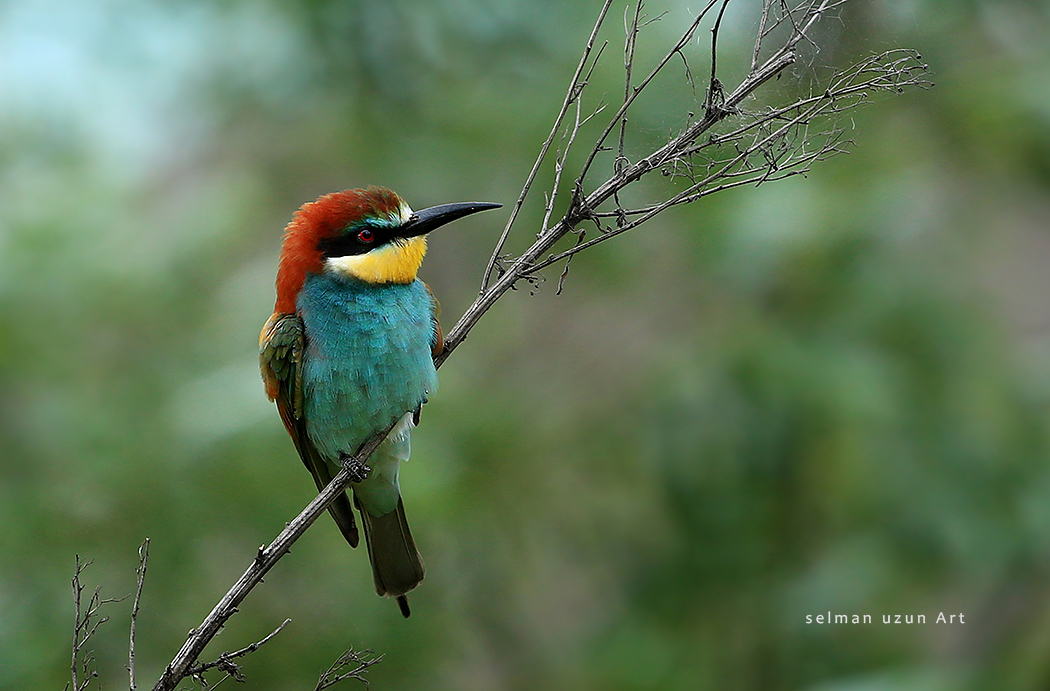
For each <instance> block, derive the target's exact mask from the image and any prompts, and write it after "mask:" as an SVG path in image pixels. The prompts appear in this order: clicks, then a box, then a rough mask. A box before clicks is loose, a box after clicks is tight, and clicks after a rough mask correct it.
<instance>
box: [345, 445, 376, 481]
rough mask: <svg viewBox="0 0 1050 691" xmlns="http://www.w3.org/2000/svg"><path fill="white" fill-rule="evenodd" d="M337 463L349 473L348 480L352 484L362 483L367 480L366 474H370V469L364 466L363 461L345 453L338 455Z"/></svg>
mask: <svg viewBox="0 0 1050 691" xmlns="http://www.w3.org/2000/svg"><path fill="white" fill-rule="evenodd" d="M339 462H340V463H341V464H342V465H343V467H344V468H346V469H347V470H348V471H350V479H351V480H352V481H353V482H364V481H365V480H367V479H368V474H369V473H370V472H372V469H371V468H369V467H368V466H367V465H365V462H364V461H362V460H360V459H359V458H357V457H356V456H352V455H350V454H348V453H346V452H345V451H344V452H343V453H341V454H339Z"/></svg>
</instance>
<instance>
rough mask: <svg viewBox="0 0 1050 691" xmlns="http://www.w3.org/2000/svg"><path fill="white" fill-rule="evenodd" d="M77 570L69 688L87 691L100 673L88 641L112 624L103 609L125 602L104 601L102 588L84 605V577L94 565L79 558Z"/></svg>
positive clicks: (115, 600)
mask: <svg viewBox="0 0 1050 691" xmlns="http://www.w3.org/2000/svg"><path fill="white" fill-rule="evenodd" d="M75 562H76V566H75V568H74V571H73V582H72V585H73V607H74V611H75V619H74V622H73V655H72V661H71V663H70V666H69V671H70V676H71V681H72V686H70V685H68V684H67V685H66V688H67V689H72V691H84V689H87V688H88V686H89V685H90V684H91V682H92V681H95V682H96V683H97V681H98V672H96V671H95V656H94V655H93V654H92V653H91V651H89V650H86V649H85V648H86V646H87V644H88V641H90V639H91V637H92V636H94V635H95V632H96V631H98V627H100V626H102V625H103V624H105V623H106V622H107V621H109V617H103V616H99V610H100V609H101V608H102V606H103V605H108V604H111V603H114V602H120V601H121V600H123V599H124V598H104V597H102V586H97V587H96V588H95V590H94V592H92V593H91V597H90V598H88V601H87V602H86V603H85V602H84V585H83V583H82V582H81V576H83V575H84V571H85V570H86V569H87V567H89V566H91V562H90V561H86V562H85V561H80V555H75Z"/></svg>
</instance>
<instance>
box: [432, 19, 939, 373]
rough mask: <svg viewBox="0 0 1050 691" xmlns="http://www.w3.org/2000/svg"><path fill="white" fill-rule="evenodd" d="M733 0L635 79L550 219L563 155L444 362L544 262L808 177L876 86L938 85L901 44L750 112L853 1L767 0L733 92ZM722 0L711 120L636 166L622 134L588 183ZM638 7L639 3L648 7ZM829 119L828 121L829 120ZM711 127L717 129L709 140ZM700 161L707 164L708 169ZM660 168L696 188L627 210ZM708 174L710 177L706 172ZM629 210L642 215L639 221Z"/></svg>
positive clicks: (448, 340) (452, 334)
mask: <svg viewBox="0 0 1050 691" xmlns="http://www.w3.org/2000/svg"><path fill="white" fill-rule="evenodd" d="M731 1H732V0H708V2H706V3H705V4H704V6H703V7H702V8H701V9H700V11H699V12H698V13H697V14H696V15H695V17H694V18H693V20H692V22H691V23H690V24H689V26H688V27H687V28H686V30H685V31H684V32H683V33H682V34H681V37H680V38H679V40H678V41H677V42H676V43H675V44H674V45H672V46H671V47H670V48H669V49H668V50H667V52H666V53H664V57H663V58H662V59H661V60H659V61H658V62H657V64H656V66H655V67H654V68H653V69H652V70H651V71H650V72H649V74H648V76H647V77H646V78H645V79H643V80H642V81H640V82H639V83H638V84H637V85H634V86H629V88H627V89H626V90H625V98H624V102H623V104H622V105H621V106H620V108H619V109H618V110H617V111H616V112H615V113H613V114H612V115H611V116H610V117H609V118H608V120H607V122H606V125H605V127H604V128H603V129H602V131H601V132H600V133H599V134H598V136H597V137H596V139H595V143H594V145H593V147H592V150H591V153H590V154H589V156H588V157H587V159H586V162H585V163H584V164H583V166H582V169H581V172H580V173H579V174H578V175H577V176H576V179H575V180H574V181H573V183H572V196H571V201H570V202H569V205H568V208H567V209H566V210H565V212H564V214H563V215H562V217H561V219H559V220H558V221H556V222H553V223H551V222H550V209H551V208H552V206H553V203H552V201H551V200H553V199H554V198H555V197H556V196H557V194H558V186H559V185H561V184H562V170H563V167H564V164H563V162H564V154H563V155H562V156H560V157H559V160H558V161H556V163H555V187H554V188H553V189H551V190H549V191H548V192H546V195H545V196H546V199H547V202H546V204H545V212H546V213H545V215H544V222H543V224H542V226H541V229H540V231H539V233H538V234H537V235H536V239H535V241H534V242H533V243H532V244H531V246H529V248H528V249H526V250H525V251H524V252H522V253H521V254H520V255H519V256H517V257H515V258H509V259H506V260H505V261H504V264H503V266H502V269H501V271H500V274H499V276H498V277H497V278H496V279H495V280H494V281H491V282H490V281H489V280H488V277H489V274H490V271H489V270H488V269H486V280H485V281H484V282H483V286H484V287H483V290H482V292H481V294H480V295H478V297H477V299H476V300H475V301H474V303H473V304H472V305H471V306H470V307H468V308H467V310H466V312H464V314H463V316H462V317H461V318H460V320H459V321H458V322H457V323H456V325H455V326H453V327H452V329H450V330H449V332H448V333H447V334H446V336H445V351H444V352H443V353H442V354H441V355H440V356H439V357H438V359H437V360H438V362H439V363H440V362H442V361H444V360H445V359H446V358H447V357H448V356H449V354H450V353H451V352H452V351H453V350H454V349H455V348H456V347H457V346H458V345H459V344H460V343H461V342H462V341H463V339H464V338H465V337H466V335H467V333H468V332H469V331H470V329H471V328H473V326H474V324H476V323H477V321H478V320H479V319H480V318H481V316H482V315H483V314H485V312H486V311H488V309H489V308H490V307H491V306H492V305H493V304H494V303H495V302H496V300H498V299H499V298H500V297H501V296H502V295H503V294H504V293H505V292H506V291H507V290H509V289H511V288H512V287H514V285H515V284H516V283H517V282H518V281H520V280H522V279H527V280H534V279H536V278H537V277H538V273H537V272H538V271H540V270H541V269H542V268H544V267H546V266H549V265H550V264H552V263H555V262H558V261H562V260H568V259H569V258H570V257H572V256H573V255H575V254H577V253H579V252H582V251H583V250H586V249H588V248H590V247H593V246H595V245H597V244H599V243H601V242H605V241H607V240H608V239H610V238H612V237H614V236H616V235H619V234H621V233H623V232H626V231H628V230H632V229H634V228H637V227H638V226H639V225H641V224H643V223H645V222H647V221H649V220H651V219H652V218H653V217H654V216H656V215H657V214H659V213H661V212H662V211H664V210H666V209H668V208H670V207H671V206H675V205H678V204H685V203H690V202H694V201H697V200H698V199H701V198H703V197H705V196H708V195H710V194H714V193H716V192H720V191H723V190H727V189H732V188H735V187H740V186H742V185H747V184H760V183H764V182H770V181H774V180H780V179H783V178H785V177H790V176H792V175H800V174H804V173H806V172H808V171H809V170H810V166H811V165H812V164H813V163H814V162H815V161H819V160H823V159H825V158H827V157H829V156H832V155H834V154H837V153H841V152H843V151H845V150H846V149H847V145H848V142H846V141H844V140H843V138H842V135H843V133H844V131H845V130H844V128H843V127H841V126H840V125H838V124H837V123H836V121H835V118H834V117H832V116H837V115H843V114H845V113H846V112H848V111H850V110H852V109H854V108H856V107H858V106H860V105H861V104H862V103H864V102H866V101H867V100H868V99H869V98H870V97H871V96H872V95H874V94H875V93H877V92H894V93H895V92H899V91H902V90H904V89H905V88H911V87H924V86H928V82H927V81H926V80H925V72H926V66H925V65H923V64H922V63H921V62H920V57H919V55H918V54H917V53H915V52H914V51H906V50H893V51H887V52H885V53H882V54H880V55H876V56H872V57H871V58H867V59H866V60H863V61H861V62H860V63H858V64H857V65H854V66H853V67H851V68H850V69H847V70H845V71H843V72H839V73H837V74H835V75H834V76H832V78H831V79H829V80H828V84H827V86H826V88H825V89H824V90H822V91H821V92H820V93H817V94H814V95H813V96H810V97H808V98H801V99H797V100H794V101H792V102H790V103H787V104H783V105H780V106H773V107H770V108H767V109H766V110H764V111H760V112H758V113H749V112H747V111H745V110H744V108H743V104H744V102H745V100H747V99H748V98H749V97H750V96H751V95H752V94H753V93H754V92H755V91H756V90H757V89H759V88H760V87H761V86H762V85H764V84H766V83H767V82H769V81H770V80H771V79H773V78H774V77H777V76H778V75H780V74H782V73H783V72H784V70H785V69H786V68H788V67H789V66H791V65H793V64H794V63H795V62H796V60H797V59H798V52H797V48H798V45H799V43H800V42H803V41H805V42H807V43H812V40H811V38H810V37H809V35H808V34H809V32H810V30H811V29H812V27H813V26H814V24H815V23H816V22H817V21H818V20H820V19H821V17H823V16H825V15H826V14H827V13H828V12H829V11H831V10H833V9H835V8H838V7H840V6H842V5H843V4H845V2H847V1H848V0H800V1H799V2H797V3H789V2H787V0H764V1H763V3H762V6H761V13H760V16H759V17H758V33H757V36H756V38H755V44H754V49H753V51H752V55H751V69H750V71H749V72H748V74H747V75H746V76H745V77H744V78H743V79H742V80H741V81H740V83H739V84H737V86H736V88H734V89H733V90H732V91H728V92H727V90H726V88H725V87H724V86H723V85H722V83H721V81H720V80H719V78H718V76H717V74H716V72H715V61H716V55H717V39H718V28H719V27H720V25H721V20H722V17H723V15H724V13H725V11H726V8H727V7H728V5H729V3H730V2H731ZM719 2H721V7H719V10H718V12H717V13H716V18H715V20H714V27H713V29H712V39H711V51H712V59H711V62H712V64H711V79H710V84H709V86H708V91H707V95H706V96H705V102H704V106H705V108H704V114H703V117H701V118H699V119H697V120H696V121H693V122H689V123H688V124H687V125H686V127H685V128H684V129H683V130H682V131H681V132H680V133H679V134H677V135H675V136H673V137H671V138H670V139H669V140H668V141H667V143H666V144H664V145H663V146H661V147H659V148H657V149H656V150H654V151H652V152H651V153H649V154H648V155H647V156H642V157H640V158H639V159H638V160H637V161H635V162H634V163H629V162H628V161H627V160H626V156H625V154H624V150H623V148H622V147H623V146H624V145H623V144H622V143H621V142H622V140H623V139H624V138H625V137H626V135H625V134H622V136H621V138H620V139H621V141H618V142H617V146H616V156H615V158H614V160H613V165H612V170H611V176H610V177H609V178H608V179H606V180H605V181H604V182H603V183H601V184H599V185H597V186H594V185H588V183H587V175H588V172H589V171H590V170H591V168H592V166H593V165H594V163H595V161H596V160H597V158H598V156H599V154H600V153H602V152H603V151H607V150H608V147H607V146H606V145H605V141H606V139H607V138H608V137H609V135H610V134H611V133H612V132H613V131H614V130H615V129H617V128H619V129H620V132H621V133H625V132H627V130H626V129H625V128H624V127H623V121H624V119H625V118H626V116H627V113H628V111H629V110H630V108H631V107H632V106H633V105H634V104H635V103H636V102H637V101H638V99H639V98H640V97H641V95H642V93H643V91H644V90H645V87H646V86H648V85H649V84H650V83H651V82H652V80H653V79H654V78H655V77H656V75H657V74H658V73H660V72H661V70H663V69H664V68H665V67H666V65H667V63H668V62H669V61H670V60H671V59H672V58H673V57H674V56H675V55H677V54H682V51H683V50H684V49H685V48H686V46H687V45H688V44H689V43H690V42H691V41H692V39H693V38H694V36H695V34H696V31H697V30H698V28H699V27H700V25H701V22H702V21H703V20H704V18H705V17H706V16H707V15H708V13H709V12H710V11H711V10H712V8H713V7H714V6H715V5H717V4H719ZM607 10H608V4H606V6H604V7H603V12H602V17H604V13H605V12H606V11H607ZM635 11H636V12H637V11H638V8H637V6H636V10H635ZM636 24H637V22H635V21H631V22H628V23H626V31H627V32H628V38H627V43H626V44H625V45H626V47H625V65H624V67H625V74H626V80H627V83H628V84H630V75H631V74H632V73H633V71H634V65H633V62H634V54H635V51H634V41H635V39H636V36H637V34H636V32H637V26H636ZM779 27H783V28H784V33H785V34H786V35H785V36H784V37H783V38H782V40H780V41H779V42H778V43H777V44H776V45H775V46H774V47H773V49H772V50H771V51H769V53H768V55H769V57H767V58H766V59H765V60H764V61H763V60H762V55H763V54H764V53H765V52H766V48H767V46H766V45H765V44H766V43H768V42H769V40H770V37H771V36H772V33H773V31H774V30H776V29H778V28H779ZM598 28H600V23H599V24H598V25H596V27H595V32H592V35H591V43H593V41H594V40H595V34H596V32H597V29H598ZM581 64H582V63H581ZM577 74H579V70H578V71H577ZM585 87H586V84H580V83H579V82H578V81H576V80H574V82H573V87H572V89H571V94H572V98H573V100H579V99H581V98H582V97H583V92H584V88H585ZM566 103H568V101H566ZM564 114H565V113H564V110H563V112H562V114H561V115H560V116H559V118H558V120H557V122H556V128H555V129H557V128H559V127H561V123H562V121H563V119H564ZM731 118H735V119H740V120H742V121H743V122H742V123H741V124H738V125H737V126H736V127H735V128H734V129H733V130H732V131H731V132H729V133H727V134H722V135H708V133H710V132H711V131H712V130H713V128H714V127H715V126H716V125H719V124H720V123H722V122H724V121H727V120H729V119H731ZM822 122H823V123H826V124H824V125H821V123H822ZM552 136H553V135H552ZM566 136H567V138H568V139H569V141H575V140H576V139H577V133H576V132H575V131H570V132H568V133H567V135H566ZM705 136H708V138H707V139H706V140H705V139H704V137H705ZM547 148H548V147H544V148H542V149H541V152H540V158H539V159H538V160H539V161H540V162H542V160H543V159H544V158H545V156H546V155H547ZM701 167H702V171H700V170H699V169H700V168H701ZM653 171H661V172H662V173H663V174H664V175H666V176H668V177H671V178H679V177H684V178H686V179H688V180H689V185H687V186H686V188H685V189H682V190H679V191H677V192H674V193H672V194H669V195H668V196H667V197H665V198H664V199H662V200H659V201H656V202H653V203H650V204H646V205H643V206H640V207H637V208H633V209H627V208H624V207H623V206H622V205H621V203H620V197H619V194H620V192H621V191H622V190H623V189H624V188H626V187H627V186H629V185H631V184H632V183H634V182H636V181H637V180H639V179H641V178H642V177H644V176H646V175H648V174H650V173H652V172H653ZM698 172H701V173H702V174H700V175H697V173H698ZM533 178H534V176H530V178H529V180H528V181H527V184H526V186H525V188H524V189H523V190H522V194H521V196H520V197H519V201H518V203H517V204H516V207H515V208H516V209H517V208H520V206H521V204H523V203H524V200H525V198H526V196H527V194H528V192H529V190H530V188H531V184H532V181H533ZM610 200H612V202H613V203H614V204H613V208H612V209H610V210H606V209H605V208H603V205H605V204H606V203H607V202H609V201H610ZM514 217H516V211H515V214H514V215H513V216H512V219H511V221H510V222H509V223H508V225H507V227H506V228H505V229H504V234H503V235H502V236H501V238H500V242H499V244H498V251H497V252H495V253H494V254H493V257H499V255H500V252H501V251H502V248H503V247H504V246H505V243H506V240H507V237H508V236H509V233H510V230H509V229H510V226H511V225H512V224H513V220H514ZM602 218H615V219H616V226H615V227H604V226H602V225H600V223H601V219H602ZM628 218H632V220H630V221H628V220H627V219H628ZM586 220H592V221H594V222H595V223H598V224H599V229H600V230H601V232H599V233H598V235H597V236H595V237H593V238H592V239H590V240H588V241H586V242H584V241H582V240H580V239H579V238H578V239H577V243H576V244H575V245H574V246H573V247H571V248H569V249H567V250H564V251H562V252H560V253H557V254H553V255H550V256H548V257H547V258H546V259H542V260H541V257H543V256H544V255H545V254H546V253H548V252H549V251H550V250H551V249H553V248H554V246H555V245H557V244H558V243H559V242H560V241H561V240H562V239H563V238H565V237H566V236H567V235H569V234H570V233H572V232H574V231H575V230H576V227H577V225H579V224H580V223H581V222H583V221H586ZM564 277H565V274H564V272H563V274H562V277H561V280H559V290H560V288H561V287H562V285H563V284H564Z"/></svg>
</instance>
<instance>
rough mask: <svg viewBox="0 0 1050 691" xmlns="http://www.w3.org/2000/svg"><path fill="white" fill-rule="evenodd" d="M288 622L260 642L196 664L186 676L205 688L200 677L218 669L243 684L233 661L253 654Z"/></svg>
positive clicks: (241, 674)
mask: <svg viewBox="0 0 1050 691" xmlns="http://www.w3.org/2000/svg"><path fill="white" fill-rule="evenodd" d="M290 621H291V619H285V620H284V621H283V622H281V625H280V626H278V627H277V628H276V629H274V630H273V631H271V632H270V633H269V635H267V636H266V637H265V638H263V639H262V640H259V641H256V642H255V643H252V644H251V645H246V646H244V647H243V648H241V649H240V650H235V651H234V652H232V653H230V652H226V653H223V654H222V655H219V657H218V659H216V660H213V661H212V662H202V663H200V664H196V665H194V666H192V667H190V668H189V670H188V671H187V672H186V676H188V677H192V678H194V679H197V680H198V681H200V682H201V685H202V686H206V684H205V683H204V679H203V676H202V675H203V674H204V673H205V672H207V671H208V670H210V669H218V670H219V671H221V672H226V675H227V676H228V677H233V678H234V679H236V680H237V681H240V682H243V681H244V680H245V677H244V674H243V673H242V672H241V668H240V667H239V666H237V663H235V662H234V660H236V659H237V658H239V657H244V656H245V655H248V654H250V653H254V652H255V651H256V650H258V649H259V648H261V647H262V646H263V645H265V644H266V643H267V642H268V641H269V640H270V639H271V638H273V637H274V636H276V635H277V634H279V633H280V632H281V629H283V628H284V627H285V626H287V625H288V622H290ZM220 683H221V682H220ZM216 686H217V684H216Z"/></svg>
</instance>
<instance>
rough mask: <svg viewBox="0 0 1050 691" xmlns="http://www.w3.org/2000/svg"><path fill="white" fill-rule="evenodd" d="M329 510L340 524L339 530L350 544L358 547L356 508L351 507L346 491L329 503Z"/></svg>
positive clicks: (336, 522) (337, 523)
mask: <svg viewBox="0 0 1050 691" xmlns="http://www.w3.org/2000/svg"><path fill="white" fill-rule="evenodd" d="M322 489H324V488H323V487H322ZM328 512H329V513H330V514H332V518H334V519H335V524H336V525H337V526H339V532H341V533H342V534H343V537H344V538H346V541H347V542H349V543H350V546H351V547H357V541H358V537H357V526H356V525H355V524H354V510H353V509H351V508H350V500H349V499H348V498H347V496H346V493H345V492H344V493H343V494H341V495H339V496H338V497H336V499H335V501H333V502H332V503H331V504H329V506H328Z"/></svg>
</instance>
